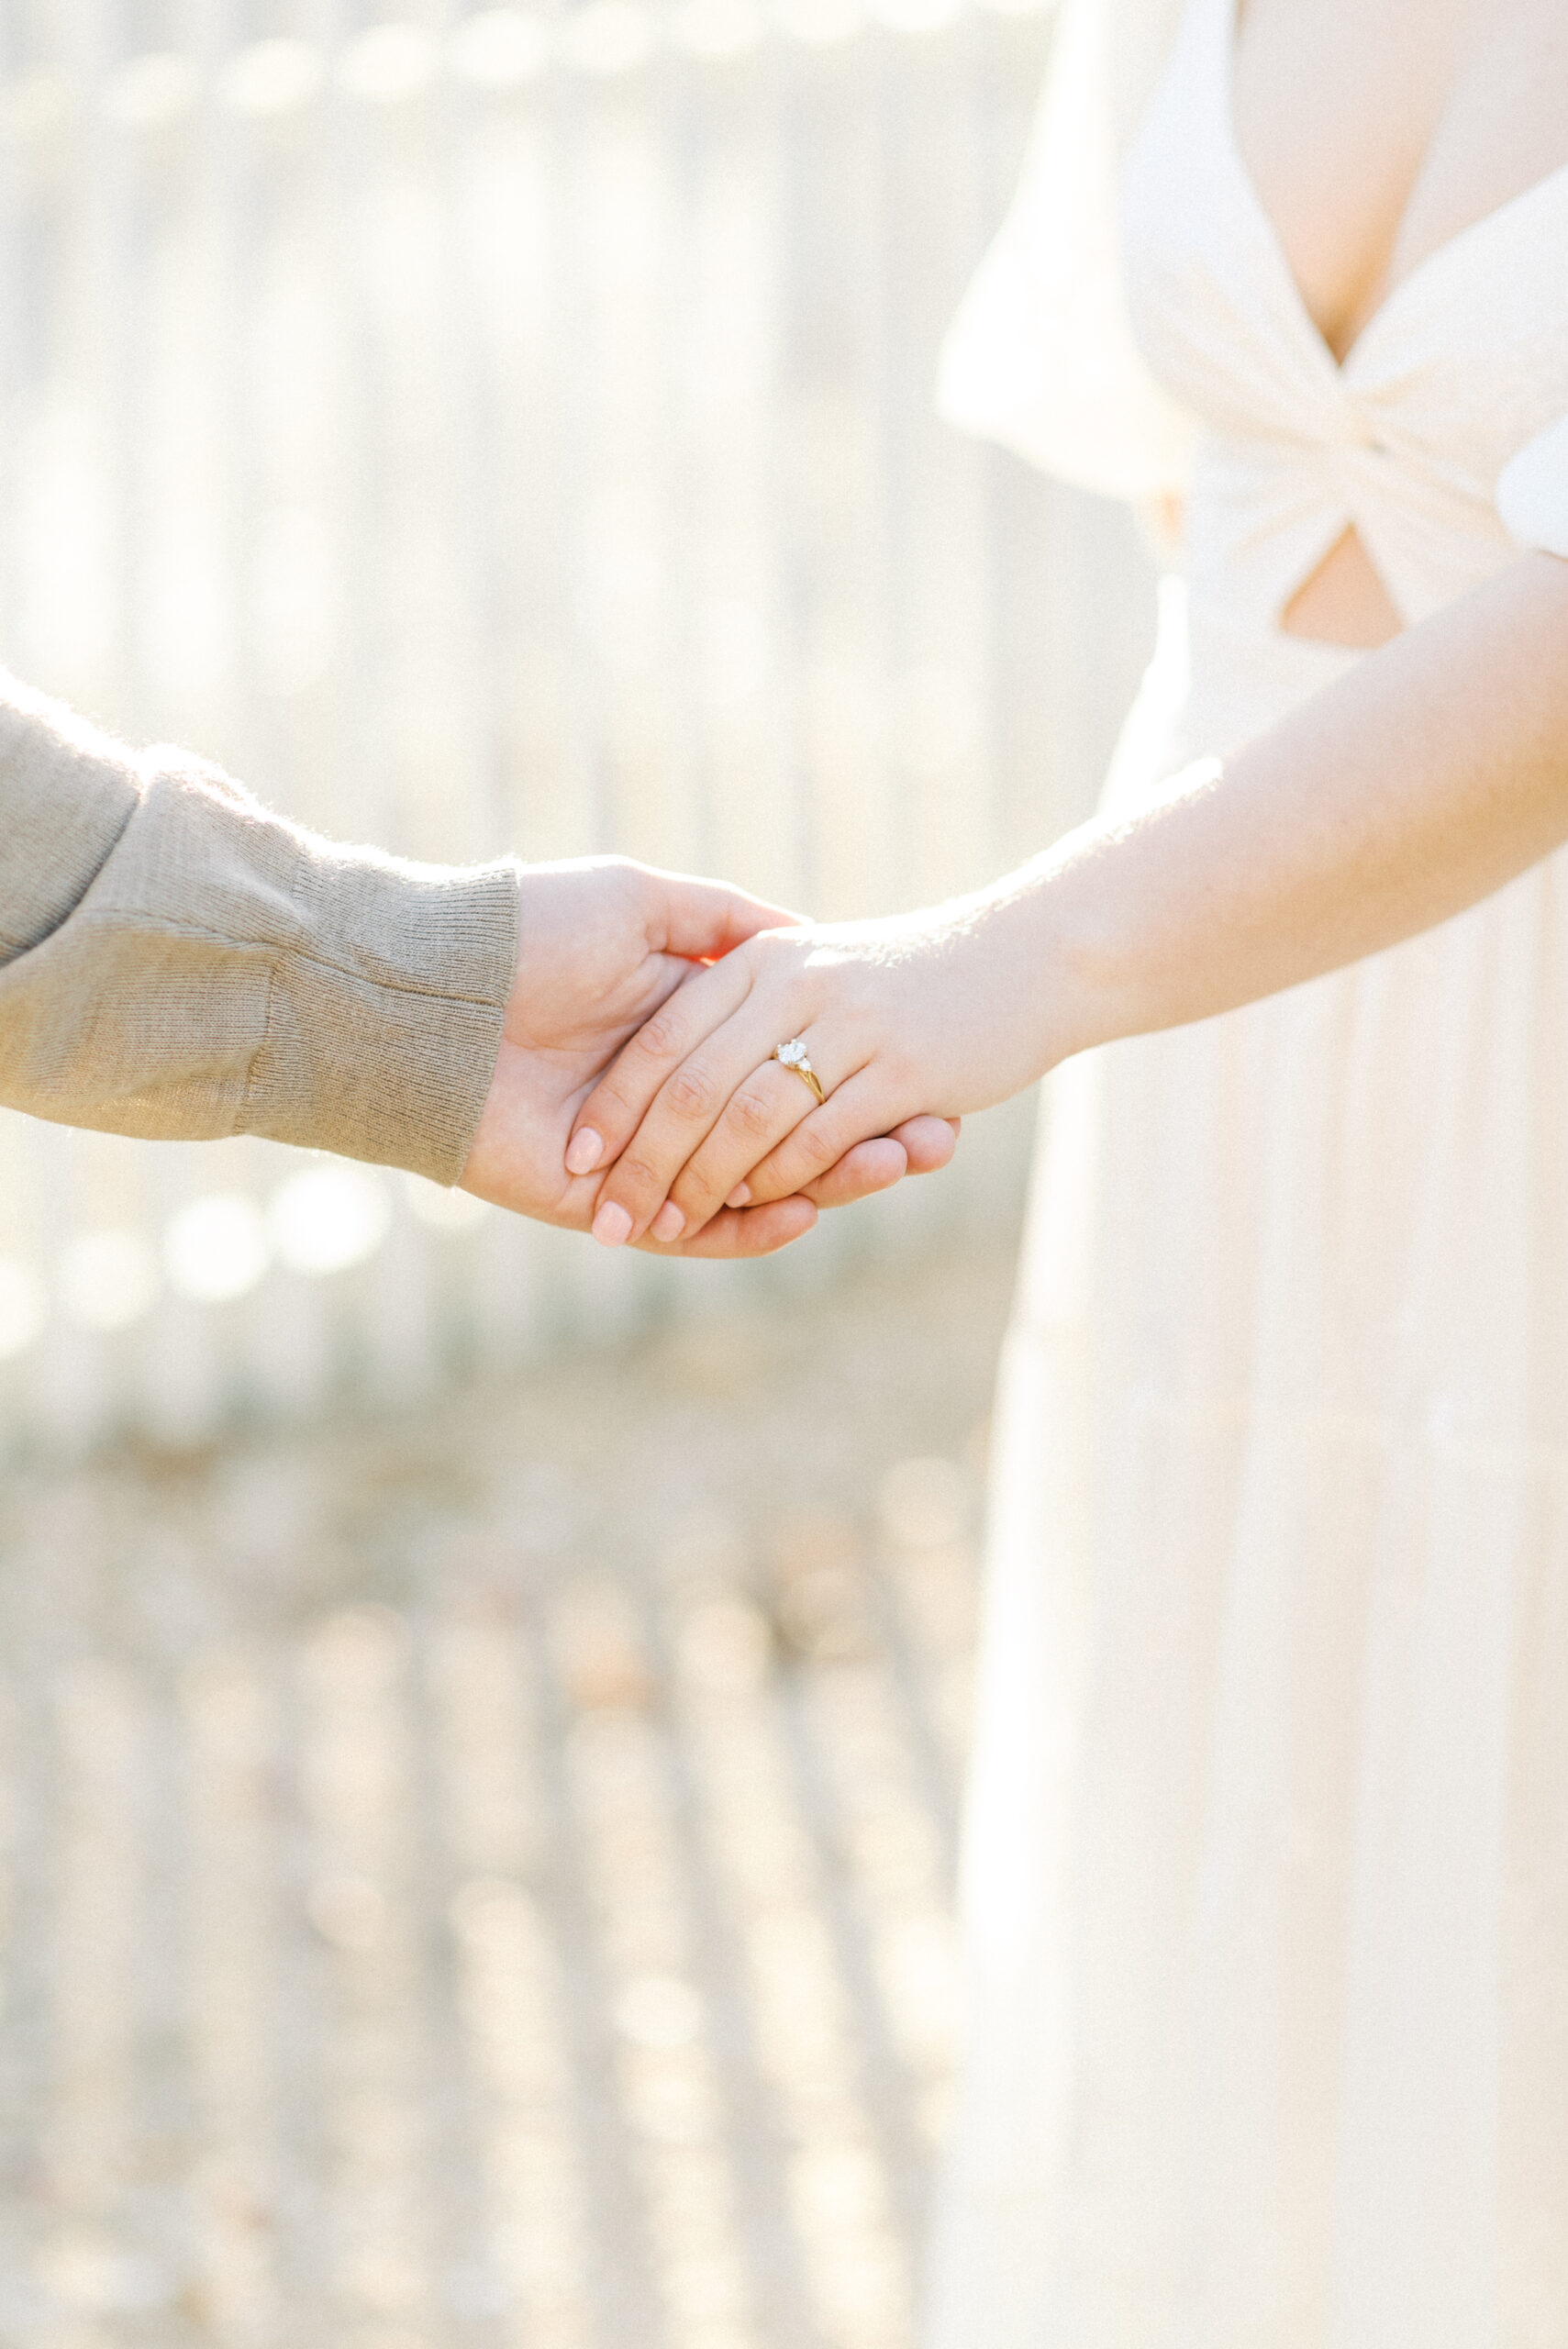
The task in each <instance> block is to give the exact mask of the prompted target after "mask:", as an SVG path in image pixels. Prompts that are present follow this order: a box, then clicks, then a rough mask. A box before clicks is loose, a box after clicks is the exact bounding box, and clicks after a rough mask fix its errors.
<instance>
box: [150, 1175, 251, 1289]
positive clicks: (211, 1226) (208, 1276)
mask: <svg viewBox="0 0 1568 2349" xmlns="http://www.w3.org/2000/svg"><path fill="white" fill-rule="evenodd" d="M268 1254H269V1251H268V1247H267V1230H266V1226H265V1224H264V1223H263V1222H262V1220H261V1209H260V1208H258V1206H257V1205H256V1202H255V1200H254V1199H250V1198H247V1197H245V1196H244V1195H243V1193H241V1192H238V1191H213V1192H210V1193H209V1194H208V1195H207V1197H205V1198H200V1199H193V1200H192V1201H191V1203H190V1205H189V1207H183V1208H181V1209H180V1212H179V1214H178V1215H176V1216H174V1217H173V1218H172V1219H171V1221H170V1225H169V1229H168V1230H167V1231H166V1232H165V1233H164V1235H163V1267H164V1270H165V1271H166V1272H167V1274H168V1275H169V1278H170V1280H171V1282H172V1285H173V1286H174V1287H175V1288H177V1289H178V1290H179V1292H180V1294H181V1296H182V1297H193V1298H195V1302H196V1303H197V1304H198V1305H226V1304H228V1302H229V1300H230V1299H231V1298H233V1297H243V1296H244V1295H245V1293H246V1291H247V1290H248V1289H252V1288H254V1287H255V1286H256V1284H257V1282H258V1281H259V1280H260V1279H261V1275H262V1274H263V1273H264V1272H265V1271H266V1269H267V1259H268Z"/></svg>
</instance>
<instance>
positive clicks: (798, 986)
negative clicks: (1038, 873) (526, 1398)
mask: <svg viewBox="0 0 1568 2349" xmlns="http://www.w3.org/2000/svg"><path fill="white" fill-rule="evenodd" d="M1031 928H1032V923H1031V920H1030V918H1029V914H1028V910H1027V892H1025V891H1021V890H1020V889H1019V888H1018V886H1017V885H1013V886H1011V887H1009V886H1008V885H1002V886H1000V887H998V888H997V889H995V890H992V891H988V892H985V893H984V894H983V895H982V896H976V897H973V898H969V899H962V900H958V901H955V902H954V903H952V904H951V905H948V906H943V907H936V908H935V909H933V910H931V911H928V912H925V913H921V914H917V915H909V916H905V917H901V918H895V919H894V920H890V921H880V922H850V923H842V924H839V925H837V926H834V927H831V928H817V929H800V930H768V931H764V932H763V933H762V935H761V936H759V937H756V938H753V939H751V940H750V941H748V942H747V943H746V944H744V945H742V946H740V947H738V948H737V949H736V950H735V952H733V953H731V954H729V955H728V956H727V957H726V958H725V960H724V961H723V962H722V963H717V964H716V965H714V967H713V968H711V969H709V970H705V971H701V972H698V973H697V974H695V975H694V976H693V977H692V978H690V979H689V980H688V981H687V982H686V983H685V985H683V986H682V987H681V988H679V989H678V990H677V992H676V993H675V994H674V995H673V996H671V997H670V999H669V1000H668V1001H667V1002H666V1003H665V1004H664V1005H663V1006H662V1008H661V1009H660V1010H659V1011H658V1012H657V1013H656V1014H655V1015H654V1017H653V1018H652V1019H651V1020H649V1022H648V1024H647V1025H646V1026H645V1027H644V1028H643V1029H641V1030H640V1031H639V1033H638V1034H637V1035H636V1036H635V1037H634V1038H633V1039H632V1040H631V1041H630V1042H629V1043H628V1045H627V1046H626V1048H625V1050H624V1051H623V1052H621V1053H620V1055H619V1057H618V1059H617V1061H616V1063H614V1065H613V1067H612V1068H611V1069H610V1070H609V1071H608V1073H607V1074H606V1076H605V1077H604V1079H603V1080H602V1081H601V1083H600V1084H599V1085H597V1086H596V1087H595V1091H594V1093H593V1095H592V1096H591V1097H590V1098H589V1099H588V1100H587V1101H586V1102H584V1106H583V1108H582V1109H581V1111H580V1112H579V1114H578V1117H577V1119H576V1123H575V1127H574V1130H573V1139H572V1142H571V1146H570V1148H569V1150H568V1152H567V1162H566V1163H567V1165H568V1167H569V1169H570V1170H571V1171H572V1173H573V1175H586V1174H588V1173H589V1172H591V1171H596V1170H598V1169H599V1168H602V1167H605V1166H608V1167H609V1170H610V1171H609V1173H608V1175H606V1177H605V1180H604V1183H603V1186H602V1188H601V1190H600V1194H599V1199H598V1205H597V1208H596V1209H595V1218H594V1225H593V1229H594V1234H595V1238H596V1239H598V1240H600V1241H603V1242H604V1243H605V1244H606V1246H608V1247H619V1246H621V1245H622V1244H623V1243H625V1242H627V1241H633V1242H635V1241H640V1240H641V1239H642V1238H643V1237H644V1235H649V1236H651V1238H652V1239H654V1240H655V1241H663V1242H664V1243H665V1244H670V1243H673V1242H674V1241H682V1242H684V1243H689V1242H690V1241H691V1240H692V1239H693V1238H694V1237H695V1235H696V1234H697V1233H699V1232H700V1231H702V1230H704V1228H705V1227H706V1225H707V1223H708V1222H709V1220H710V1219H711V1218H713V1217H714V1216H716V1215H717V1214H718V1213H719V1212H720V1211H721V1210H722V1209H723V1208H725V1206H726V1203H727V1202H728V1203H730V1204H731V1205H734V1206H746V1205H751V1206H753V1207H754V1206H757V1205H760V1204H762V1203H763V1202H764V1201H768V1200H773V1199H779V1198H784V1197H789V1196H791V1195H792V1194H794V1193H796V1192H799V1191H801V1190H808V1189H809V1186H811V1185H812V1184H814V1183H815V1182H816V1181H817V1178H818V1177H820V1176H821V1175H822V1174H823V1173H824V1170H825V1169H827V1168H828V1167H830V1166H832V1165H833V1164H835V1163H836V1162H837V1161H838V1160H840V1158H842V1157H843V1155H844V1153H845V1152H846V1151H847V1150H849V1149H851V1148H852V1147H853V1146H854V1145H855V1144H856V1143H857V1142H861V1141H864V1140H865V1139H866V1138H867V1137H869V1136H872V1135H876V1134H889V1133H893V1132H895V1130H898V1129H900V1128H901V1127H902V1126H903V1124H904V1121H905V1120H906V1119H912V1118H915V1117H916V1116H917V1113H920V1112H928V1113H934V1115H936V1116H937V1117H939V1118H945V1119H951V1120H956V1119H958V1118H959V1117H960V1116H961V1115H962V1113H963V1112H964V1111H965V1110H968V1109H974V1108H984V1107H985V1106H986V1105H987V1104H989V1103H991V1102H994V1101H999V1100H1002V1099H1005V1098H1006V1096H1007V1095H1008V1094H1011V1093H1015V1092H1017V1091H1018V1090H1019V1089H1020V1087H1022V1086H1023V1085H1028V1084H1029V1083H1030V1082H1031V1081H1032V1079H1033V1078H1034V1077H1036V1076H1038V1075H1039V1074H1040V1071H1041V1069H1042V1067H1043V1066H1044V1065H1045V1061H1044V1059H1043V1058H1042V1046H1041V1030H1042V1026H1043V1022H1042V1020H1041V1018H1040V1010H1039V1008H1038V1006H1039V997H1040V987H1039V983H1038V975H1037V974H1036V973H1035V972H1033V971H1031V969H1030V967H1029V964H1030V961H1031V941H1030V930H1031ZM792 1037H799V1038H800V1040H801V1041H803V1043H804V1044H805V1046H806V1052H807V1053H808V1054H809V1056H810V1060H811V1064H812V1066H813V1068H814V1069H815V1070H816V1072H817V1076H818V1078H819V1079H820V1081H821V1084H822V1087H823V1090H824V1092H825V1093H826V1094H827V1096H828V1099H827V1102H826V1105H825V1106H824V1107H821V1108H818V1107H817V1103H816V1101H815V1099H814V1097H813V1094H812V1090H811V1087H810V1086H809V1085H808V1084H807V1083H806V1081H805V1079H804V1078H803V1077H801V1076H800V1075H798V1074H795V1072H794V1071H792V1070H790V1069H787V1068H785V1067H784V1066H783V1065H781V1063H778V1062H777V1061H775V1060H774V1059H773V1053H774V1052H775V1050H776V1049H777V1047H778V1046H779V1045H780V1044H782V1043H784V1042H785V1041H788V1040H789V1039H790V1038H792Z"/></svg>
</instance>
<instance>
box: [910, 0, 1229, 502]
mask: <svg viewBox="0 0 1568 2349" xmlns="http://www.w3.org/2000/svg"><path fill="white" fill-rule="evenodd" d="M1174 17H1175V11H1174V9H1173V5H1172V0H1063V5H1062V13H1061V21H1060V23H1059V25H1058V27H1057V30H1056V34H1055V38H1054V41H1053V45H1052V49H1051V68H1050V72H1049V73H1048V74H1047V77H1046V83H1045V90H1044V94H1043V95H1042V97H1041V100H1040V112H1039V115H1038V117H1037V118H1036V122H1035V128H1034V131H1033V134H1032V137H1031V139H1030V141H1029V151H1028V154H1027V156H1026V159H1025V162H1024V169H1023V175H1022V178H1021V179H1020V181H1019V184H1018V192H1017V194H1016V195H1015V196H1014V198H1013V202H1012V206H1011V207H1010V209H1009V210H1008V213H1007V215H1006V219H1005V220H1004V222H1003V224H1002V227H1001V228H1000V230H999V231H998V233H997V235H996V238H995V241H994V243H993V244H992V245H991V247H990V249H989V250H988V251H987V253H986V255H985V257H984V261H983V262H981V265H980V268H979V271H978V273H977V274H976V275H975V278H974V280H973V284H971V286H970V288H969V290H968V292H967V294H966V295H965V296H964V299H963V302H962V305H961V306H960V309H959V312H958V315H957V317H956V318H955V319H954V321H953V324H952V326H951V329H950V331H949V333H948V337H947V340H946V342H945V343H944V345H943V348H942V353H941V359H940V367H939V373H938V384H937V404H938V406H939V408H940V411H941V413H942V415H943V416H945V417H946V418H947V419H948V421H949V422H950V423H951V424H956V425H958V426H960V427H961V428H962V429H964V430H966V431H970V432H976V433H979V434H982V435H984V437H986V438H988V439H991V440H999V441H1001V442H1002V444H1003V445H1004V447H1006V448H1009V449H1012V450H1013V451H1015V452H1016V453H1017V454H1018V455H1019V456H1022V457H1025V458H1027V459H1028V460H1029V462H1032V463H1034V464H1037V465H1039V466H1040V467H1041V468H1042V469H1043V470H1044V471H1045V472H1047V473H1054V474H1055V475H1056V476H1057V477H1058V478H1059V479H1061V480H1062V481H1069V482H1073V483H1074V484H1076V485H1077V486H1078V487H1079V488H1082V489H1091V490H1096V491H1098V492H1100V494H1101V495H1106V496H1111V497H1125V498H1148V497H1157V496H1162V495H1170V494H1178V495H1179V494H1180V493H1181V492H1182V491H1183V490H1184V487H1185V485H1186V480H1187V475H1188V471H1189V467H1190V459H1191V448H1192V439H1193V427H1192V422H1191V419H1190V418H1189V417H1187V416H1186V414H1185V413H1184V410H1182V409H1181V408H1179V407H1178V406H1176V405H1175V403H1174V402H1173V401H1172V400H1171V399H1170V398H1168V397H1167V395H1165V393H1164V392H1162V390H1161V388H1160V386H1159V384H1157V383H1156V382H1155V380H1154V378H1153V376H1152V375H1151V373H1150V372H1149V369H1148V368H1147V367H1146V365H1145V364H1144V362H1143V359H1142V356H1141V354H1140V351H1139V349H1138V345H1137V342H1136V340H1135V339H1134V336H1133V330H1132V323H1131V319H1130V317H1129V313H1128V306H1127V299H1126V294H1125V291H1124V284H1123V264H1122V250H1121V235H1120V222H1119V217H1118V210H1119V206H1118V191H1119V182H1120V175H1121V160H1122V156H1123V154H1124V153H1125V151H1126V148H1127V145H1128V144H1129V140H1130V137H1131V133H1132V129H1133V128H1134V127H1135V123H1136V120H1137V117H1139V116H1140V113H1141V111H1142V104H1143V101H1144V100H1145V99H1146V98H1147V96H1148V94H1149V89H1150V87H1151V83H1152V79H1153V76H1154V74H1155V72H1157V70H1158V67H1159V65H1160V64H1161V63H1162V61H1163V57H1164V54H1165V52H1166V50H1167V49H1168V46H1169V40H1170V37H1171V33H1172V31H1173V25H1174Z"/></svg>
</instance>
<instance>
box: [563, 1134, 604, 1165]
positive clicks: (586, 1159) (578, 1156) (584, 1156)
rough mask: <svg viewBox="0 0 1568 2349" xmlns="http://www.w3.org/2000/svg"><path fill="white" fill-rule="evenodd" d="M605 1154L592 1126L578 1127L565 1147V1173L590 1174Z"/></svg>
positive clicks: (602, 1144)
mask: <svg viewBox="0 0 1568 2349" xmlns="http://www.w3.org/2000/svg"><path fill="white" fill-rule="evenodd" d="M604 1154H605V1145H604V1143H603V1141H601V1140H600V1138H599V1136H598V1135H597V1134H596V1133H595V1131H594V1129H593V1127H592V1126H579V1127H578V1129H577V1130H576V1132H575V1133H574V1134H573V1137H572V1139H571V1141H569V1142H568V1143H567V1145H566V1172H567V1173H568V1174H569V1175H591V1174H592V1173H593V1171H594V1169H595V1166H596V1165H597V1164H598V1163H599V1161H600V1159H601V1158H603V1156H604Z"/></svg>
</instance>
